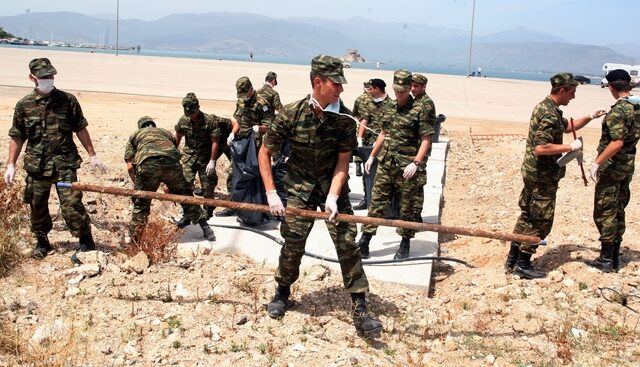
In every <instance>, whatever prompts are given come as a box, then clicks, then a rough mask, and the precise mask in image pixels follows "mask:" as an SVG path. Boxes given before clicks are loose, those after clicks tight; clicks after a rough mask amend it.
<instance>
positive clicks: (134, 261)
mask: <svg viewBox="0 0 640 367" xmlns="http://www.w3.org/2000/svg"><path fill="white" fill-rule="evenodd" d="M148 267H149V257H148V256H147V254H145V253H144V251H140V252H138V254H136V256H134V257H132V258H130V259H129V260H127V261H126V262H125V263H124V264H122V270H124V271H126V272H129V273H136V274H142V273H144V271H145V270H146V269H147V268H148Z"/></svg>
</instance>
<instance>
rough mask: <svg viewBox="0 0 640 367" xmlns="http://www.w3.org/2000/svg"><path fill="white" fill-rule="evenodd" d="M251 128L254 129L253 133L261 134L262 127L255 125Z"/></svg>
mask: <svg viewBox="0 0 640 367" xmlns="http://www.w3.org/2000/svg"><path fill="white" fill-rule="evenodd" d="M251 128H252V129H253V132H254V133H256V134H257V133H258V132H260V125H253V126H252V127H251Z"/></svg>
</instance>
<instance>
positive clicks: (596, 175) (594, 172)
mask: <svg viewBox="0 0 640 367" xmlns="http://www.w3.org/2000/svg"><path fill="white" fill-rule="evenodd" d="M599 168H600V165H599V164H598V163H596V162H593V163H591V168H589V177H591V181H593V182H595V183H598V180H599V179H600V172H598V169H599Z"/></svg>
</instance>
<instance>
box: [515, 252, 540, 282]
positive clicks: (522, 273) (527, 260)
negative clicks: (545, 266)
mask: <svg viewBox="0 0 640 367" xmlns="http://www.w3.org/2000/svg"><path fill="white" fill-rule="evenodd" d="M513 275H516V276H519V277H520V278H524V279H538V278H544V277H545V276H547V274H546V273H545V272H543V271H538V270H536V269H534V268H533V265H531V254H528V253H526V252H522V251H520V253H519V254H518V260H517V261H516V265H515V267H514V268H513Z"/></svg>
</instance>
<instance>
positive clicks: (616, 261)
mask: <svg viewBox="0 0 640 367" xmlns="http://www.w3.org/2000/svg"><path fill="white" fill-rule="evenodd" d="M611 260H612V263H611V268H612V269H613V271H615V272H616V273H617V272H618V270H620V242H616V243H615V244H614V245H613V258H612V259H611Z"/></svg>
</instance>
